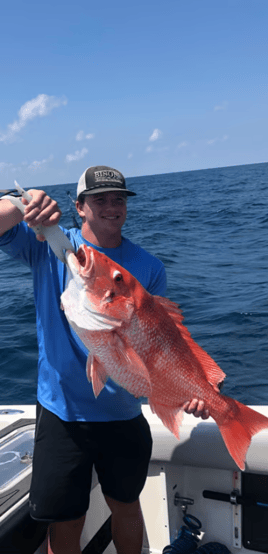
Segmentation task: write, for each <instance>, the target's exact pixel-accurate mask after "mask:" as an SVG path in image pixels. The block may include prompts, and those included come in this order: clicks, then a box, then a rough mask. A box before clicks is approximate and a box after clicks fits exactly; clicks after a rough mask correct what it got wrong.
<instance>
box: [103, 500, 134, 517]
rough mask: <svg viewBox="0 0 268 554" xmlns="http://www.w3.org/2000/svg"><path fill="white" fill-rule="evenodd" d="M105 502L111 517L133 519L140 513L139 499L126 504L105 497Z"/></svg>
mask: <svg viewBox="0 0 268 554" xmlns="http://www.w3.org/2000/svg"><path fill="white" fill-rule="evenodd" d="M105 500H106V502H107V504H108V506H109V508H110V510H111V512H112V514H113V515H117V514H122V516H124V517H135V516H136V515H138V514H139V513H140V511H141V508H140V501H139V499H138V500H135V501H134V502H129V503H126V502H120V501H119V500H114V499H113V498H110V497H109V496H105Z"/></svg>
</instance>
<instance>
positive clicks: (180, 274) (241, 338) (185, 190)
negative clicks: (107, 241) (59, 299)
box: [0, 163, 268, 405]
mask: <svg viewBox="0 0 268 554" xmlns="http://www.w3.org/2000/svg"><path fill="white" fill-rule="evenodd" d="M127 186H128V187H129V188H131V190H134V191H135V192H136V193H137V196H136V197H133V198H130V199H129V202H128V219H127V222H126V224H125V226H124V228H123V234H124V235H125V236H127V237H128V238H130V239H131V240H133V241H134V242H136V243H138V244H140V245H141V246H143V247H144V248H145V249H147V250H148V251H149V252H151V253H152V254H154V255H155V256H157V257H158V258H160V259H161V260H162V261H163V262H164V264H165V267H166V271H167V278H168V292H167V296H168V297H169V298H170V299H172V300H174V301H175V302H177V303H178V304H180V307H181V309H182V310H183V314H184V318H185V321H184V323H185V325H186V326H187V327H188V329H189V331H190V332H191V334H192V336H193V338H194V339H195V340H196V341H197V342H198V343H199V344H200V346H202V347H203V348H204V349H205V350H206V351H207V352H208V353H209V354H210V356H212V357H213V358H214V359H215V361H216V362H217V363H218V365H219V366H220V367H221V368H222V369H223V371H224V372H225V373H226V375H227V377H226V380H225V384H224V387H223V392H224V394H227V395H229V396H231V397H233V398H236V399H238V400H240V401H241V402H244V403H246V404H255V405H258V404H267V403H268V274H267V268H268V240H267V239H268V163H264V164H255V165H245V166H235V167H226V168H218V169H208V170H200V171H189V172H180V173H169V174H164V175H153V176H144V177H137V178H129V179H127ZM75 190H76V185H75V184H63V185H54V186H47V187H46V191H47V193H48V194H49V195H50V196H52V197H53V198H55V199H56V200H57V202H58V204H59V206H60V208H61V210H62V212H63V216H62V220H61V224H62V225H63V226H65V227H68V228H70V227H72V226H73V217H74V215H75V211H74V210H75V209H74V206H73V204H72V202H71V200H70V198H69V195H68V192H69V193H70V194H71V196H73V198H75ZM77 221H79V218H78V216H77ZM0 267H1V269H0V375H1V384H0V404H32V403H35V401H36V381H37V356H38V352H37V343H36V326H35V309H34V302H33V292H32V281H31V273H30V271H29V270H28V269H27V268H26V267H24V266H22V265H20V264H18V263H17V262H14V261H13V260H11V259H9V258H8V257H7V256H6V255H5V254H3V253H2V252H1V251H0Z"/></svg>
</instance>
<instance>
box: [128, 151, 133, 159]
mask: <svg viewBox="0 0 268 554" xmlns="http://www.w3.org/2000/svg"><path fill="white" fill-rule="evenodd" d="M127 158H128V160H131V158H133V154H132V152H129V154H128V156H127Z"/></svg>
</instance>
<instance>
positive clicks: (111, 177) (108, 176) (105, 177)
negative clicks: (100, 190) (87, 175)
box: [94, 169, 123, 184]
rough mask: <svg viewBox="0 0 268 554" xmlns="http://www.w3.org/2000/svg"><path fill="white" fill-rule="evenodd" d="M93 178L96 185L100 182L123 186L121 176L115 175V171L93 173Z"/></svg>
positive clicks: (104, 170) (105, 170)
mask: <svg viewBox="0 0 268 554" xmlns="http://www.w3.org/2000/svg"><path fill="white" fill-rule="evenodd" d="M94 176H95V181H96V183H98V182H100V181H117V182H118V183H121V184H123V180H122V177H121V175H120V174H119V173H116V172H115V171H110V170H107V169H103V170H101V171H94Z"/></svg>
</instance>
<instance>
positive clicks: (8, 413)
mask: <svg viewBox="0 0 268 554" xmlns="http://www.w3.org/2000/svg"><path fill="white" fill-rule="evenodd" d="M14 414H24V411H23V410H12V409H11V408H7V409H6V410H5V409H4V410H0V415H14Z"/></svg>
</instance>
